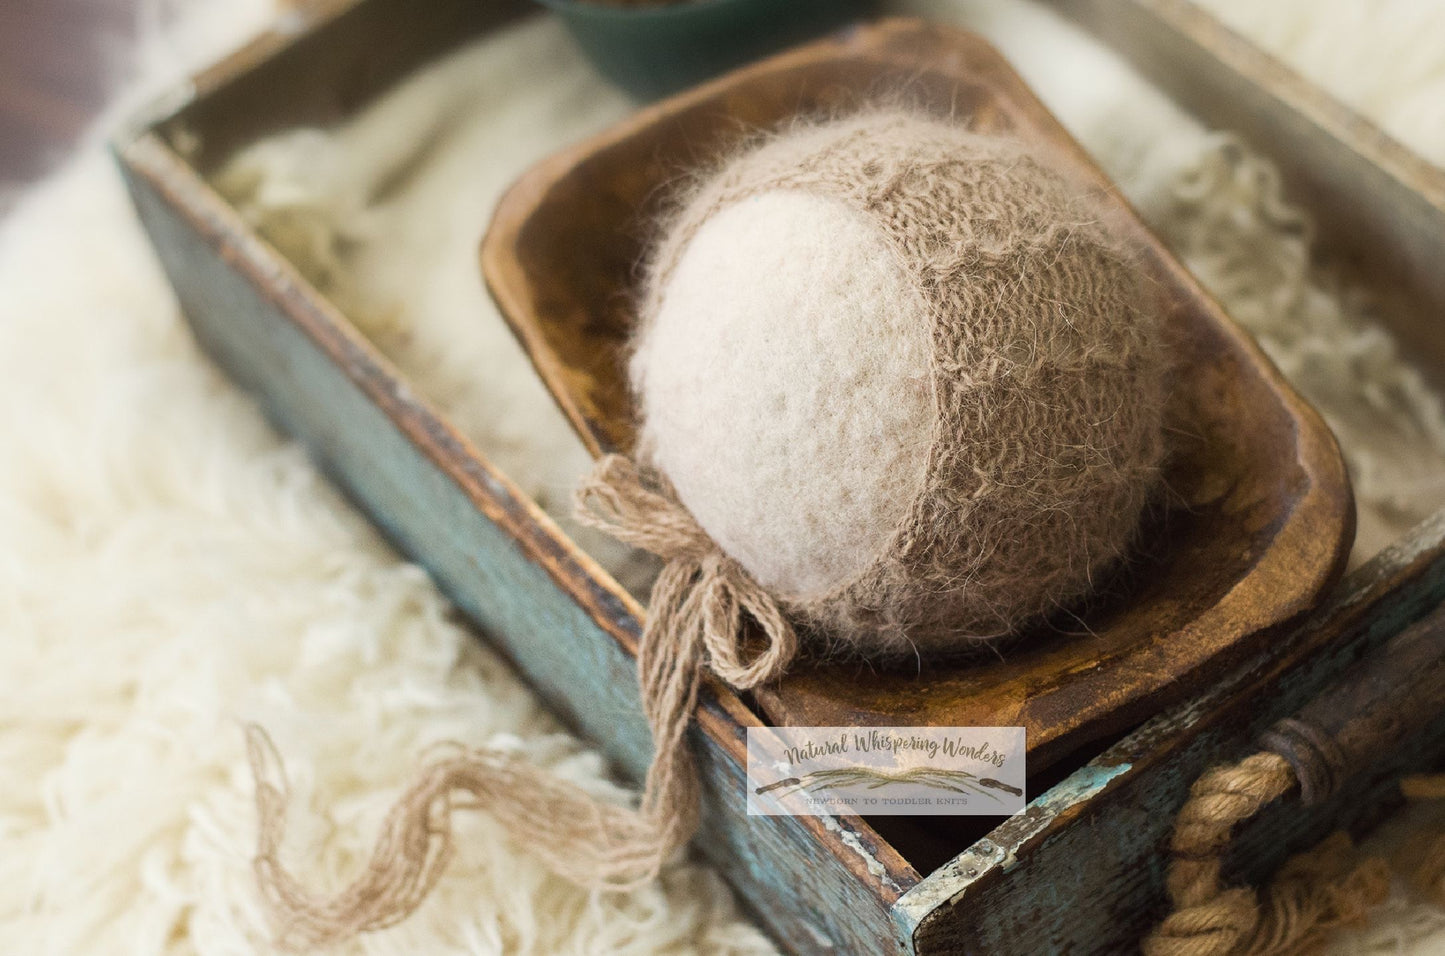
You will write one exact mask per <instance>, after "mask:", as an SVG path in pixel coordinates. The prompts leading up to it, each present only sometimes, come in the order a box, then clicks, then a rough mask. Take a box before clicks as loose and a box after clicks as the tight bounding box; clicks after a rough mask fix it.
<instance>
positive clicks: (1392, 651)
mask: <svg viewBox="0 0 1445 956" xmlns="http://www.w3.org/2000/svg"><path fill="white" fill-rule="evenodd" d="M1442 712H1445V607H1440V608H1437V609H1436V610H1435V611H1433V612H1432V613H1431V614H1430V615H1429V616H1427V617H1426V618H1424V619H1423V620H1421V621H1420V622H1418V623H1417V624H1415V625H1413V626H1411V627H1409V628H1407V629H1406V630H1404V631H1402V632H1401V633H1400V634H1399V635H1397V636H1396V637H1394V638H1392V639H1391V640H1389V641H1388V642H1386V643H1385V644H1384V645H1382V646H1381V647H1379V648H1378V649H1377V650H1375V651H1373V652H1372V653H1370V654H1369V655H1368V656H1367V657H1366V658H1365V659H1364V660H1362V661H1361V662H1359V663H1358V664H1356V665H1355V666H1354V667H1353V668H1351V669H1350V670H1349V671H1347V672H1346V673H1345V675H1344V676H1343V677H1342V678H1341V679H1340V680H1339V681H1338V682H1336V683H1335V684H1334V685H1332V686H1331V687H1330V688H1329V689H1327V690H1326V691H1325V692H1323V693H1321V694H1320V695H1319V696H1318V697H1316V698H1315V699H1314V700H1313V701H1311V702H1310V703H1309V704H1307V705H1305V707H1303V708H1302V709H1301V710H1300V711H1299V712H1298V713H1297V714H1295V715H1294V716H1293V717H1289V718H1286V719H1284V720H1281V721H1279V722H1278V723H1276V724H1275V725H1274V726H1273V727H1271V728H1270V729H1269V731H1267V732H1266V733H1265V734H1264V735H1262V736H1261V737H1260V740H1259V745H1260V752H1258V753H1255V754H1253V755H1251V756H1249V757H1247V758H1245V759H1244V760H1242V761H1240V762H1239V763H1236V764H1233V765H1230V766H1224V767H1216V768H1213V769H1211V770H1208V771H1206V772H1205V773H1204V774H1203V775H1202V776H1201V777H1200V778H1199V779H1198V780H1197V781H1195V783H1194V786H1193V787H1192V788H1191V789H1190V792H1189V799H1188V800H1187V801H1186V802H1185V804H1184V806H1183V807H1182V808H1181V809H1180V811H1179V815H1178V817H1177V819H1176V820H1175V825H1174V834H1173V837H1172V839H1171V842H1170V853H1171V860H1170V863H1169V872H1168V875H1167V878H1166V889H1167V891H1168V895H1169V899H1170V902H1171V904H1172V906H1173V911H1172V912H1171V913H1170V914H1169V916H1168V917H1167V918H1166V919H1165V920H1164V921H1163V922H1162V923H1160V925H1159V926H1158V927H1157V928H1156V929H1155V930H1154V932H1153V933H1151V934H1150V935H1149V937H1148V938H1146V939H1145V940H1144V943H1143V950H1144V953H1145V954H1146V956H1225V954H1236V953H1241V954H1251V956H1263V954H1284V953H1299V952H1304V951H1307V950H1308V949H1310V948H1311V947H1313V946H1316V945H1318V943H1319V942H1320V940H1321V939H1322V937H1323V935H1324V933H1325V932H1326V931H1327V930H1329V929H1330V928H1332V927H1334V926H1338V925H1342V924H1346V923H1351V922H1356V921H1358V920H1360V919H1361V918H1362V917H1363V916H1364V914H1365V912H1367V911H1368V910H1369V909H1370V908H1371V907H1373V906H1375V905H1378V904H1379V903H1381V902H1383V901H1384V899H1385V896H1386V895H1387V894H1388V892H1389V887H1390V870H1389V867H1388V865H1387V864H1386V863H1385V861H1384V860H1381V859H1377V858H1369V859H1363V860H1359V859H1355V856H1356V854H1355V853H1354V852H1353V846H1352V845H1351V844H1350V840H1349V837H1348V836H1347V835H1345V834H1343V833H1337V834H1335V835H1334V836H1333V837H1331V838H1329V839H1328V840H1326V841H1325V842H1324V843H1322V844H1321V845H1320V846H1319V847H1317V848H1316V849H1315V850H1313V851H1311V852H1310V853H1307V854H1303V855H1301V856H1298V857H1295V858H1293V859H1291V860H1290V861H1289V862H1288V863H1286V864H1285V866H1284V867H1282V868H1281V869H1280V871H1279V873H1277V874H1276V876H1275V879H1274V881H1273V883H1272V884H1271V886H1270V887H1269V889H1268V891H1267V892H1266V893H1265V894H1263V895H1261V894H1259V893H1256V892H1255V891H1254V890H1253V889H1251V888H1248V887H1236V886H1230V885H1228V884H1227V883H1226V882H1225V881H1224V879H1223V865H1224V859H1225V857H1226V855H1227V853H1228V850H1229V847H1230V844H1231V841H1232V838H1233V834H1234V831H1235V829H1236V828H1237V827H1238V826H1239V825H1240V824H1242V823H1244V822H1245V821H1247V820H1249V819H1251V818H1252V817H1254V816H1255V815H1256V814H1257V813H1259V811H1260V810H1261V809H1263V808H1264V807H1265V806H1267V805H1269V804H1271V803H1273V802H1274V801H1275V800H1278V799H1279V798H1281V797H1283V796H1285V795H1286V794H1289V793H1292V792H1297V793H1298V794H1299V797H1300V800H1301V802H1302V803H1303V804H1304V805H1305V806H1313V805H1315V804H1318V803H1320V802H1322V801H1324V800H1326V799H1328V798H1329V797H1330V796H1332V795H1333V794H1334V793H1336V792H1337V791H1338V790H1339V789H1340V787H1341V786H1342V785H1343V784H1344V782H1345V781H1346V780H1348V779H1349V778H1350V777H1351V776H1353V775H1354V773H1356V772H1357V771H1359V770H1360V769H1363V768H1366V767H1368V766H1370V765H1371V764H1373V763H1374V762H1375V761H1376V760H1377V759H1378V758H1379V756H1380V755H1381V754H1385V753H1390V752H1392V751H1393V750H1394V749H1395V748H1397V747H1398V746H1399V744H1400V742H1401V741H1402V740H1404V739H1405V738H1407V737H1409V736H1410V735H1411V734H1413V733H1415V732H1417V731H1420V730H1422V729H1423V728H1424V727H1425V726H1426V724H1428V723H1429V722H1430V721H1431V720H1433V719H1434V718H1436V717H1438V716H1440V714H1441V713H1442ZM1409 789H1414V790H1416V791H1418V792H1422V793H1429V792H1434V791H1433V790H1432V789H1431V787H1430V786H1428V785H1425V784H1422V783H1420V782H1419V781H1418V779H1417V780H1416V781H1415V782H1413V783H1411V784H1410V785H1409ZM1409 789H1407V792H1409ZM1434 790H1440V791H1441V792H1442V793H1445V790H1442V788H1441V787H1439V785H1438V784H1437V785H1435V787H1434ZM1427 856H1429V857H1433V858H1439V859H1445V839H1442V840H1441V841H1439V843H1438V845H1437V846H1436V847H1435V848H1434V851H1433V852H1432V853H1430V854H1427ZM1427 862H1428V861H1427ZM1436 862H1438V860H1437V861H1436ZM1431 865H1432V867H1433V868H1432V870H1431V873H1432V874H1433V875H1430V876H1429V877H1427V878H1424V881H1425V882H1427V883H1429V884H1430V887H1429V888H1430V889H1432V890H1438V885H1439V883H1440V877H1441V874H1442V873H1445V868H1442V867H1441V866H1435V865H1433V864H1431Z"/></svg>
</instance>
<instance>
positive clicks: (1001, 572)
mask: <svg viewBox="0 0 1445 956" xmlns="http://www.w3.org/2000/svg"><path fill="white" fill-rule="evenodd" d="M1079 193H1080V190H1079V189H1078V187H1075V186H1072V185H1071V184H1069V183H1067V182H1065V181H1064V180H1063V179H1061V178H1060V177H1059V176H1058V175H1057V174H1055V173H1054V172H1052V171H1051V170H1050V169H1048V168H1047V167H1046V166H1044V165H1043V164H1041V163H1039V162H1037V161H1036V160H1035V159H1034V158H1032V157H1031V156H1029V155H1028V154H1027V153H1026V152H1025V151H1024V150H1023V149H1022V148H1021V147H1020V146H1018V145H1015V144H1014V143H1012V142H1010V141H1007V140H1001V139H998V138H995V137H987V136H982V135H979V134H975V133H972V132H969V131H967V130H965V129H963V128H960V127H957V126H953V125H949V124H946V123H943V122H940V121H936V120H931V119H925V118H923V117H921V116H918V115H916V114H911V113H907V112H886V113H870V114H865V115H860V116H856V117H853V118H850V119H847V120H843V121H836V122H832V123H826V124H820V125H814V126H809V127H804V128H801V129H794V130H792V131H789V132H788V133H786V134H784V135H779V136H776V137H774V138H772V139H770V140H768V141H766V142H764V143H763V144H762V145H761V146H758V147H755V148H753V149H752V150H750V151H747V152H745V153H744V154H742V155H740V156H738V157H736V158H734V159H732V160H731V161H730V162H728V163H727V164H726V165H725V166H724V167H723V168H722V170H721V172H720V173H718V174H717V175H715V176H714V177H713V178H711V179H710V180H708V181H707V182H706V183H705V184H704V185H702V186H701V188H700V189H698V190H697V191H696V192H695V194H694V195H692V197H691V198H690V199H689V200H688V201H687V202H686V204H685V205H684V206H682V207H681V210H680V212H679V213H678V215H677V216H676V218H675V220H674V221H673V222H672V223H671V225H670V228H668V230H667V232H666V235H665V237H664V239H663V240H662V242H661V243H660V244H659V246H658V247H657V251H656V254H655V256H654V257H653V258H652V260H651V262H650V264H649V267H648V270H647V277H646V288H645V292H644V294H643V299H642V305H641V310H640V323H639V327H638V331H637V333H636V337H635V341H634V352H633V356H632V360H631V377H632V382H633V386H634V390H635V393H636V399H637V405H638V411H639V416H640V424H641V428H640V441H639V447H638V449H637V454H638V457H639V459H640V460H641V461H643V462H644V463H645V464H646V465H647V466H648V467H650V468H652V469H655V470H656V471H657V472H659V473H660V474H661V475H664V476H666V479H667V480H668V481H670V482H671V485H672V487H673V488H674V489H675V492H676V495H677V498H678V500H679V501H680V503H681V504H682V506H683V507H685V508H686V509H687V510H688V511H689V512H690V513H691V514H692V515H693V516H694V517H695V518H696V520H697V522H698V524H699V525H700V526H701V527H702V529H703V530H704V531H705V532H706V533H707V534H708V536H709V537H711V539H712V540H713V541H715V542H716V543H717V545H718V546H719V547H720V548H721V550H722V551H723V552H724V553H726V554H727V555H729V556H730V557H731V558H733V559H735V560H736V561H737V562H738V563H739V564H741V565H742V567H743V568H744V569H745V570H746V571H747V572H748V573H749V574H751V575H752V576H753V577H754V578H755V579H756V581H757V582H758V583H759V584H760V585H761V586H762V587H763V588H764V589H766V590H768V591H769V592H771V593H772V594H773V595H774V596H775V597H776V598H777V599H778V600H779V602H780V603H781V604H782V606H783V607H784V609H785V610H786V611H787V612H788V614H789V615H790V616H792V617H794V618H795V619H796V620H797V621H799V622H802V623H804V624H807V625H809V629H810V631H811V632H812V633H813V634H814V635H815V640H816V641H819V642H820V643H823V644H825V645H828V646H830V648H831V649H838V648H839V647H841V648H844V649H849V650H855V651H859V652H862V653H865V654H868V655H870V656H879V655H884V656H887V655H892V654H898V653H901V652H905V651H906V652H909V653H911V652H912V651H913V650H914V649H915V648H916V649H917V650H920V651H924V652H928V651H937V650H944V649H949V648H953V647H956V646H959V645H960V644H966V643H967V642H970V641H974V640H977V639H982V638H992V637H997V636H1000V635H1003V634H1005V633H1008V632H1010V631H1012V630H1014V629H1016V628H1017V627H1018V626H1019V625H1021V624H1023V623H1025V622H1027V621H1029V620H1030V619H1033V618H1036V617H1038V616H1040V615H1042V614H1046V613H1048V612H1050V611H1053V610H1055V609H1056V608H1058V607H1060V606H1061V605H1064V604H1067V603H1068V602H1070V601H1073V600H1075V599H1077V598H1079V597H1080V596H1081V595H1083V594H1085V593H1086V592H1087V591H1089V590H1090V588H1091V585H1092V584H1093V583H1094V582H1095V581H1097V580H1098V579H1099V578H1100V576H1101V574H1102V573H1104V572H1105V571H1106V570H1107V569H1108V567H1109V565H1110V564H1112V563H1113V562H1114V561H1116V560H1117V559H1118V558H1119V557H1120V555H1122V554H1123V553H1124V552H1125V550H1126V549H1127V547H1128V545H1129V543H1130V539H1131V537H1132V536H1133V534H1134V532H1135V529H1136V526H1137V524H1138V521H1139V517H1140V513H1141V511H1142V509H1143V508H1144V506H1145V503H1146V501H1147V500H1148V499H1149V496H1150V494H1151V492H1152V490H1153V488H1154V486H1155V478H1156V476H1157V472H1158V469H1159V465H1160V459H1161V456H1162V450H1163V446H1162V431H1161V423H1160V415H1161V408H1162V405H1163V400H1162V398H1163V375H1162V370H1163V359H1162V356H1161V348H1160V345H1159V341H1158V339H1159V335H1158V331H1159V330H1158V328H1157V321H1158V320H1157V316H1156V315H1155V313H1154V311H1153V310H1152V309H1151V308H1150V307H1149V291H1148V289H1146V288H1145V287H1144V286H1143V285H1142V283H1143V282H1144V281H1145V280H1143V279H1141V277H1140V274H1139V271H1138V270H1137V268H1136V267H1135V265H1134V264H1133V263H1132V262H1131V261H1130V259H1129V256H1128V255H1127V253H1126V252H1125V251H1124V250H1123V249H1121V248H1120V246H1119V245H1118V242H1117V240H1116V239H1115V238H1114V237H1113V235H1112V234H1111V233H1110V231H1109V229H1108V228H1107V224H1106V223H1105V222H1103V221H1102V220H1101V219H1100V214H1099V212H1098V206H1097V205H1096V204H1095V203H1093V202H1091V201H1090V200H1089V199H1088V198H1087V197H1081V196H1080V195H1079Z"/></svg>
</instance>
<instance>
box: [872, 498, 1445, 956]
mask: <svg viewBox="0 0 1445 956" xmlns="http://www.w3.org/2000/svg"><path fill="white" fill-rule="evenodd" d="M1442 549H1445V512H1442V513H1440V514H1438V515H1436V516H1435V517H1434V518H1432V519H1430V520H1429V521H1427V522H1425V523H1423V524H1422V525H1421V526H1419V527H1418V528H1417V529H1416V530H1415V531H1413V532H1412V533H1411V535H1410V536H1409V537H1408V538H1407V539H1406V540H1405V541H1402V542H1401V543H1400V544H1398V545H1396V546H1394V547H1392V548H1390V549H1387V550H1386V551H1385V552H1384V553H1382V554H1381V555H1380V556H1379V557H1377V558H1376V559H1375V560H1374V561H1373V562H1371V563H1370V564H1367V565H1366V566H1364V567H1363V568H1361V569H1360V570H1359V571H1358V572H1356V573H1355V574H1353V575H1351V577H1350V578H1348V579H1347V582H1346V584H1345V586H1344V587H1342V588H1341V589H1340V590H1339V591H1337V592H1336V596H1335V597H1334V598H1332V599H1331V600H1330V601H1329V602H1328V603H1327V604H1326V605H1325V606H1323V607H1322V608H1320V609H1319V610H1318V611H1317V612H1316V613H1314V614H1312V615H1311V616H1310V617H1309V618H1308V619H1307V620H1306V621H1305V622H1304V623H1303V624H1302V625H1301V626H1300V627H1299V628H1298V629H1297V630H1295V631H1293V632H1291V633H1289V634H1287V635H1282V636H1281V642H1282V643H1285V644H1289V645H1293V646H1292V648H1291V650H1290V651H1289V653H1287V654H1284V655H1282V656H1280V657H1279V658H1277V659H1276V661H1275V662H1274V663H1273V664H1272V665H1271V664H1267V663H1264V662H1256V664H1254V665H1252V666H1250V667H1247V668H1245V669H1243V670H1241V671H1240V672H1238V673H1236V674H1235V675H1233V676H1232V677H1231V679H1229V680H1227V681H1225V682H1223V683H1221V684H1220V685H1219V686H1217V687H1215V688H1213V689H1211V690H1210V691H1208V692H1206V693H1205V694H1203V695H1202V696H1201V697H1199V698H1197V699H1196V700H1195V701H1193V702H1191V703H1190V704H1188V705H1186V706H1184V707H1182V708H1180V709H1178V710H1176V711H1174V712H1172V713H1170V714H1166V715H1163V716H1161V717H1159V718H1157V719H1155V720H1153V721H1150V722H1149V723H1147V724H1145V725H1144V726H1143V727H1141V728H1140V729H1139V730H1138V731H1136V732H1135V733H1133V734H1131V735H1130V736H1128V737H1126V738H1125V739H1124V740H1122V741H1120V742H1119V743H1118V744H1117V745H1115V746H1114V747H1111V748H1110V749H1109V750H1108V751H1107V752H1105V753H1104V754H1103V755H1101V756H1100V757H1098V758H1097V759H1095V760H1094V761H1092V762H1091V763H1090V764H1088V765H1087V766H1086V767H1084V768H1082V769H1081V770H1079V771H1077V772H1076V773H1074V774H1073V775H1072V776H1070V777H1069V778H1067V779H1066V780H1064V781H1063V782H1062V783H1061V784H1059V785H1058V786H1057V787H1055V788H1054V789H1053V790H1051V791H1050V792H1049V793H1047V794H1045V795H1043V796H1042V797H1039V798H1037V799H1035V800H1034V801H1033V802H1032V803H1031V804H1030V805H1029V807H1028V809H1027V810H1026V811H1025V812H1024V813H1023V814H1020V815H1019V816H1017V817H1014V818H1012V819H1010V820H1009V821H1008V822H1006V823H1005V824H1003V825H1002V826H1000V827H999V828H998V829H997V830H995V831H994V832H993V833H992V834H990V835H989V838H988V839H985V840H981V841H979V842H978V843H976V844H975V845H974V846H973V847H970V848H969V849H968V850H967V851H965V852H964V853H963V854H961V855H960V856H959V857H957V858H956V859H955V860H953V861H952V862H950V863H949V864H948V865H947V866H946V867H944V868H943V869H941V870H939V871H938V872H936V873H934V874H932V875H930V876H929V877H928V878H927V879H925V880H924V881H923V882H922V883H920V884H919V885H918V886H917V887H915V888H914V889H913V890H912V891H910V892H909V893H908V894H906V895H905V896H904V897H903V898H902V899H901V900H900V901H899V903H898V904H897V906H896V907H895V919H896V920H897V922H898V923H899V925H900V930H901V932H903V933H908V932H912V933H913V934H914V946H915V949H916V952H918V953H919V954H929V956H932V954H940V956H941V954H945V953H947V954H954V953H980V954H983V953H994V952H1009V951H1017V952H1071V953H1114V952H1125V951H1130V950H1132V949H1134V948H1135V947H1136V946H1137V943H1138V940H1139V939H1140V938H1141V937H1142V936H1143V935H1144V934H1145V933H1146V932H1147V931H1148V930H1149V929H1150V928H1151V927H1152V926H1153V925H1154V923H1155V922H1156V921H1157V920H1159V919H1160V918H1162V917H1163V915H1164V908H1165V895H1164V872H1165V867H1166V866H1167V862H1168V857H1167V852H1166V851H1167V845H1168V838H1169V834H1170V832H1171V830H1172V827H1173V822H1174V817H1175V814H1177V812H1178V810H1179V808H1180V807H1181V806H1182V805H1183V803H1184V800H1185V798H1186V796H1187V794H1188V790H1189V787H1190V786H1191V785H1192V783H1193V782H1194V780H1195V779H1196V778H1197V777H1198V776H1199V774H1200V773H1201V772H1202V771H1203V770H1205V769H1206V768H1207V767H1209V766H1212V765H1214V764H1218V763H1224V762H1228V761H1230V760H1235V759H1238V758H1240V757H1243V756H1246V755H1247V754H1249V753H1252V752H1254V751H1255V750H1256V749H1258V748H1257V745H1256V743H1255V741H1256V739H1257V737H1258V736H1259V734H1260V733H1261V732H1262V731H1263V730H1265V729H1266V728H1268V727H1269V725H1270V724H1272V723H1273V722H1274V721H1276V720H1278V719H1279V718H1281V717H1285V716H1288V715H1290V714H1292V713H1294V712H1295V711H1296V710H1298V709H1299V708H1300V707H1301V706H1302V705H1304V704H1305V703H1306V702H1308V701H1309V700H1311V699H1313V697H1314V696H1316V695H1317V694H1318V693H1319V692H1320V691H1321V690H1322V689H1323V688H1324V687H1326V686H1328V685H1329V683H1330V682H1331V681H1333V680H1334V679H1336V678H1337V677H1338V676H1339V675H1340V674H1341V673H1343V672H1344V671H1345V670H1346V669H1347V668H1349V667H1350V665H1352V664H1353V663H1355V662H1356V661H1358V660H1359V659H1360V658H1361V657H1363V656H1364V655H1366V654H1367V653H1368V652H1369V651H1370V650H1372V649H1373V648H1375V647H1378V646H1379V645H1380V644H1382V643H1384V642H1385V641H1386V640H1388V639H1389V638H1390V637H1392V636H1394V635H1395V634H1397V633H1399V632H1400V631H1401V630H1403V629H1404V628H1405V627H1406V626H1408V625H1409V624H1410V623H1412V622H1413V621H1415V620H1417V619H1419V618H1420V617H1422V616H1423V615H1424V614H1426V613H1427V612H1428V611H1429V610H1430V609H1431V608H1433V607H1435V606H1437V605H1438V604H1439V603H1440V602H1441V601H1442V600H1445V550H1442ZM1442 757H1445V715H1442V717H1441V719H1439V720H1437V721H1435V722H1434V723H1433V724H1432V725H1431V726H1430V727H1429V728H1427V729H1426V730H1425V731H1424V732H1422V733H1420V734H1418V735H1416V736H1415V737H1413V738H1412V739H1410V740H1405V741H1401V743H1400V746H1399V747H1398V748H1396V749H1394V750H1391V751H1390V752H1388V753H1382V754H1381V755H1380V759H1379V761H1378V762H1377V763H1376V765H1375V766H1372V767H1368V768H1362V769H1361V771H1360V772H1358V773H1356V775H1355V776H1354V777H1352V778H1351V779H1350V780H1349V781H1348V782H1347V783H1346V785H1345V786H1344V787H1342V788H1341V790H1340V792H1339V793H1338V794H1336V795H1335V796H1334V797H1332V798H1331V799H1330V800H1328V801H1326V802H1325V803H1322V804H1320V805H1318V806H1315V807H1311V808H1309V809H1308V810H1306V809H1303V808H1301V807H1300V806H1299V804H1298V802H1297V801H1295V800H1293V799H1292V798H1286V799H1284V800H1281V801H1280V802H1278V803H1277V804H1275V805H1273V806H1271V807H1269V808H1267V809H1266V810H1265V811H1264V812H1262V813H1261V814H1260V815H1259V816H1258V817H1256V818H1255V819H1254V820H1252V821H1251V822H1250V824H1249V825H1248V826H1247V827H1246V828H1245V829H1244V830H1243V832H1241V833H1240V834H1239V835H1238V838H1237V840H1236V842H1235V847H1234V853H1235V855H1234V861H1233V870H1232V877H1233V878H1235V879H1238V880H1239V881H1241V882H1247V883H1250V884H1254V885H1257V884H1258V883H1260V882H1261V881H1262V880H1263V879H1264V878H1265V877H1267V876H1268V874H1270V873H1271V872H1272V871H1273V870H1274V869H1275V868H1276V867H1277V866H1278V865H1279V864H1280V863H1281V862H1283V861H1284V859H1285V858H1286V857H1287V856H1289V855H1290V854H1292V853H1296V852H1299V851H1300V850H1303V849H1305V848H1307V847H1309V846H1311V845H1313V844H1314V843H1316V842H1318V841H1319V840H1320V839H1321V838H1323V837H1324V836H1326V835H1328V833H1329V832H1331V831H1333V830H1335V829H1338V828H1345V829H1351V830H1355V831H1359V830H1360V829H1363V828H1365V827H1368V826H1370V825H1372V824H1374V823H1375V822H1378V820H1379V819H1380V818H1381V817H1382V816H1383V815H1384V814H1387V813H1388V812H1389V811H1390V810H1391V809H1392V808H1393V807H1395V806H1396V805H1397V804H1398V802H1399V799H1400V797H1399V793H1398V788H1397V787H1396V785H1395V780H1396V778H1397V777H1398V776H1399V774H1400V773H1401V772H1404V771H1408V770H1411V769H1419V768H1420V767H1425V766H1431V765H1433V764H1435V763H1438V762H1439V761H1440V760H1441V759H1442Z"/></svg>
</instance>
